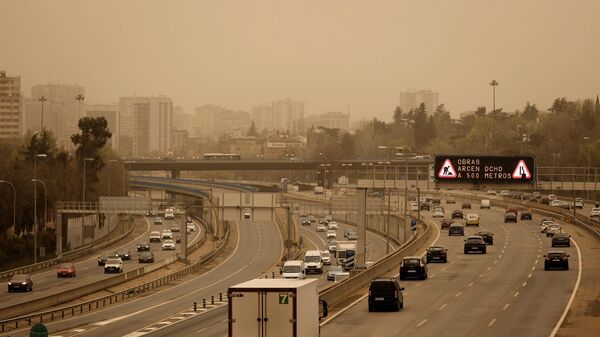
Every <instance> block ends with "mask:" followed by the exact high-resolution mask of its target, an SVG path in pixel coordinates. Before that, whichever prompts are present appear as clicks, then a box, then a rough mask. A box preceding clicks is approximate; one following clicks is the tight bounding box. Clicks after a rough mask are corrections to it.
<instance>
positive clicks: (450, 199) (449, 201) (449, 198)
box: [446, 197, 456, 204]
mask: <svg viewBox="0 0 600 337" xmlns="http://www.w3.org/2000/svg"><path fill="white" fill-rule="evenodd" d="M446 203H447V204H456V199H454V198H452V197H447V198H446Z"/></svg>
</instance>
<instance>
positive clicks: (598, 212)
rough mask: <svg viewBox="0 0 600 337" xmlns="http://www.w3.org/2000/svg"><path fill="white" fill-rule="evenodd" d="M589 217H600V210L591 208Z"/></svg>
mask: <svg viewBox="0 0 600 337" xmlns="http://www.w3.org/2000/svg"><path fill="white" fill-rule="evenodd" d="M590 217H600V208H592V210H591V211H590Z"/></svg>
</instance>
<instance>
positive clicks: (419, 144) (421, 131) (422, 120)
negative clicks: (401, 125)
mask: <svg viewBox="0 0 600 337" xmlns="http://www.w3.org/2000/svg"><path fill="white" fill-rule="evenodd" d="M428 128H429V125H428V123H427V111H426V110H425V103H421V105H420V106H419V108H418V109H417V110H416V111H415V147H416V150H421V149H423V148H424V147H425V146H427V144H428V143H429V139H430V134H429V131H428Z"/></svg>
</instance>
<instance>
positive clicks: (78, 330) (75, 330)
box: [71, 329, 85, 332]
mask: <svg viewBox="0 0 600 337" xmlns="http://www.w3.org/2000/svg"><path fill="white" fill-rule="evenodd" d="M71 331H73V332H84V331H85V329H73V330H71Z"/></svg>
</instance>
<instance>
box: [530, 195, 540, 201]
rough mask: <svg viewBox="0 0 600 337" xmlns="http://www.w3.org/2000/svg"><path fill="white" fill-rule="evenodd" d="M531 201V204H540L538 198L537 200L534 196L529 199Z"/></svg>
mask: <svg viewBox="0 0 600 337" xmlns="http://www.w3.org/2000/svg"><path fill="white" fill-rule="evenodd" d="M529 201H530V202H539V200H538V198H536V197H535V196H533V195H532V196H530V197H529Z"/></svg>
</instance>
